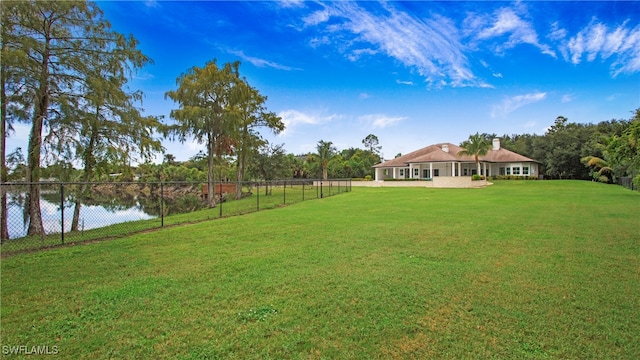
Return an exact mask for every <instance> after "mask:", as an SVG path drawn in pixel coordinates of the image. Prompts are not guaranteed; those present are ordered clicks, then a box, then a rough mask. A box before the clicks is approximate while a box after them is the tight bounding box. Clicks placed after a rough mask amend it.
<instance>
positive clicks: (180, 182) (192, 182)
mask: <svg viewBox="0 0 640 360" xmlns="http://www.w3.org/2000/svg"><path fill="white" fill-rule="evenodd" d="M312 181H318V182H321V181H327V182H329V181H351V179H346V178H345V179H295V178H290V179H272V180H244V181H214V183H216V184H220V183H222V184H237V183H242V184H263V183H274V182H275V183H282V182H288V183H296V182H300V183H302V182H312ZM206 183H207V180H202V181H37V182H29V181H9V182H0V185H2V186H25V185H99V184H112V185H145V184H147V185H148V184H165V185H166V184H206Z"/></svg>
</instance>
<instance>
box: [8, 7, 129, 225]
mask: <svg viewBox="0 0 640 360" xmlns="http://www.w3.org/2000/svg"><path fill="white" fill-rule="evenodd" d="M5 3H7V2H3V11H4V10H5V5H4V4H5ZM8 3H10V4H11V5H10V7H11V9H12V11H13V12H15V14H17V16H13V17H9V18H8V19H4V18H3V20H7V21H8V23H5V22H4V21H3V28H5V26H6V28H7V29H9V30H8V31H10V32H11V38H12V39H15V40H16V44H17V49H19V52H20V54H19V55H18V57H19V58H20V59H21V60H22V61H21V62H20V63H19V65H17V66H16V67H15V73H16V76H15V79H19V81H20V84H19V85H18V86H19V87H21V88H23V89H24V90H23V91H22V92H21V93H22V94H24V95H25V96H24V98H27V97H28V99H25V100H27V101H25V103H23V104H22V108H23V109H26V110H29V112H30V115H29V119H30V122H31V131H30V134H29V145H28V149H27V163H28V165H27V181H28V182H30V186H29V194H28V197H29V201H28V222H29V224H28V231H27V233H28V234H29V235H36V234H43V233H44V228H43V224H42V218H41V214H40V188H39V184H37V182H38V181H39V179H40V164H41V158H42V150H43V139H44V137H45V136H47V135H48V134H47V131H49V130H50V129H53V128H55V127H56V126H57V125H58V124H59V123H60V122H61V121H62V120H64V116H63V115H64V113H65V109H71V108H73V107H75V106H77V105H78V101H79V99H81V98H82V96H83V90H82V89H85V88H87V87H88V86H89V84H88V83H87V80H88V79H89V78H90V76H89V75H88V73H89V72H90V71H91V69H92V65H93V64H95V59H97V58H100V59H103V60H105V59H111V58H112V57H114V56H115V57H119V56H122V54H121V52H123V51H125V52H126V51H127V44H128V43H129V39H127V38H125V37H123V36H122V35H120V34H118V33H116V32H113V31H112V30H111V26H110V24H109V23H108V22H107V21H106V20H104V18H103V14H102V11H101V10H100V9H99V8H98V6H97V5H96V4H95V3H91V2H86V1H58V2H54V1H19V2H8ZM129 60H131V58H127V59H126V60H125V61H129ZM23 120H24V119H23ZM67 120H68V119H67Z"/></svg>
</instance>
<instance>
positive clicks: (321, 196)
mask: <svg viewBox="0 0 640 360" xmlns="http://www.w3.org/2000/svg"><path fill="white" fill-rule="evenodd" d="M322 198H324V193H323V192H322V181H320V199H322Z"/></svg>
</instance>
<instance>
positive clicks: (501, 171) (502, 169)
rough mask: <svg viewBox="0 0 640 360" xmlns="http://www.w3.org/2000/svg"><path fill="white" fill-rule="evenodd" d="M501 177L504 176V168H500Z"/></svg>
mask: <svg viewBox="0 0 640 360" xmlns="http://www.w3.org/2000/svg"><path fill="white" fill-rule="evenodd" d="M500 175H504V168H503V167H501V168H500Z"/></svg>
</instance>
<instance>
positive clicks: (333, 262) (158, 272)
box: [1, 181, 640, 359]
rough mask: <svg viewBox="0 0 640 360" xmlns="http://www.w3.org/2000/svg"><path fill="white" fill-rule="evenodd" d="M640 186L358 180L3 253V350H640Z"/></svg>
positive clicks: (315, 355)
mask: <svg viewBox="0 0 640 360" xmlns="http://www.w3.org/2000/svg"><path fill="white" fill-rule="evenodd" d="M639 215H640V194H639V193H637V192H631V191H629V190H626V189H624V188H622V187H618V186H612V185H603V184H597V183H591V182H574V181H527V182H525V181H522V182H521V181H510V182H496V184H495V185H492V186H489V187H487V188H484V189H426V188H371V189H369V188H355V187H354V188H353V189H352V192H350V193H347V194H341V195H340V196H334V197H329V198H325V199H320V200H317V201H309V202H302V203H298V204H295V205H291V206H287V207H284V208H280V209H276V210H272V211H265V212H258V213H253V214H248V215H243V216H237V217H231V218H226V219H218V220H215V221H210V222H202V223H197V224H190V225H184V226H178V227H172V228H167V229H163V230H158V231H155V232H151V233H145V234H138V235H135V236H132V237H129V238H123V239H116V240H110V241H105V242H100V243H94V244H87V245H77V246H73V247H68V248H59V249H55V250H50V251H43V252H37V253H28V254H19V255H15V256H12V257H8V258H4V259H2V260H1V261H2V264H1V270H2V273H1V275H2V278H1V295H2V303H1V315H2V324H1V331H2V334H1V335H2V345H3V346H12V345H14V346H17V345H27V346H35V345H48V346H50V347H51V346H57V349H58V351H59V356H62V357H65V358H92V359H94V358H178V359H180V358H182V359H202V358H225V359H226V358H231V359H233V358H235V359H248V358H259V359H268V358H275V359H282V358H294V359H298V358H303V359H322V358H326V359H333V358H356V359H359V358H390V359H393V358H397V359H406V358H416V359H426V358H456V359H457V358H479V359H480V358H482V359H484V358H502V359H512V358H523V359H527V358H531V359H544V358H571V359H605V358H616V359H637V358H639V357H640V341H638V334H640V216H639Z"/></svg>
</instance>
